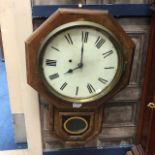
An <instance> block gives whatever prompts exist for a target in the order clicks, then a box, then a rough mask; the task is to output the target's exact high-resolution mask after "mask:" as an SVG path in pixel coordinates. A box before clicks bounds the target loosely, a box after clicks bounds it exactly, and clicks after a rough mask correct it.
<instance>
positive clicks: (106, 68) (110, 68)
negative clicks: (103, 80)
mask: <svg viewBox="0 0 155 155" xmlns="http://www.w3.org/2000/svg"><path fill="white" fill-rule="evenodd" d="M104 69H114V67H104Z"/></svg>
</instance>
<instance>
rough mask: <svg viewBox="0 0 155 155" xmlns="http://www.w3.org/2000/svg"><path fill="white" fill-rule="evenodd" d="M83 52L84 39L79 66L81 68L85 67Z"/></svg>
mask: <svg viewBox="0 0 155 155" xmlns="http://www.w3.org/2000/svg"><path fill="white" fill-rule="evenodd" d="M83 53H84V43H83V40H82V47H81V58H80V63H79V64H78V66H80V68H82V67H83Z"/></svg>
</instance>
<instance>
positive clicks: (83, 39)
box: [82, 32, 89, 43]
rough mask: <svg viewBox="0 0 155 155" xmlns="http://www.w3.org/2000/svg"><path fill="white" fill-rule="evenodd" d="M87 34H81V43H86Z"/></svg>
mask: <svg viewBox="0 0 155 155" xmlns="http://www.w3.org/2000/svg"><path fill="white" fill-rule="evenodd" d="M88 35H89V32H82V42H84V43H87V41H88Z"/></svg>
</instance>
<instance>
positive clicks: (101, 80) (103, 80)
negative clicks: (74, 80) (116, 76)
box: [98, 77, 108, 84]
mask: <svg viewBox="0 0 155 155" xmlns="http://www.w3.org/2000/svg"><path fill="white" fill-rule="evenodd" d="M98 80H99V81H100V82H101V83H103V84H106V83H107V82H108V80H106V79H103V78H101V77H99V78H98Z"/></svg>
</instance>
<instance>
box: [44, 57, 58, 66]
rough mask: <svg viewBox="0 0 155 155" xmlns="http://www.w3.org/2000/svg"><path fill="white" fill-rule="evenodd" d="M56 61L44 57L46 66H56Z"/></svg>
mask: <svg viewBox="0 0 155 155" xmlns="http://www.w3.org/2000/svg"><path fill="white" fill-rule="evenodd" d="M56 63H57V61H56V60H50V59H46V65H47V66H56Z"/></svg>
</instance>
